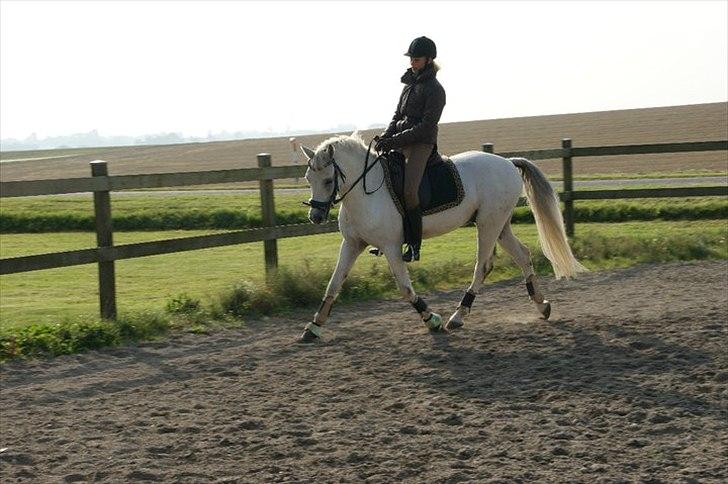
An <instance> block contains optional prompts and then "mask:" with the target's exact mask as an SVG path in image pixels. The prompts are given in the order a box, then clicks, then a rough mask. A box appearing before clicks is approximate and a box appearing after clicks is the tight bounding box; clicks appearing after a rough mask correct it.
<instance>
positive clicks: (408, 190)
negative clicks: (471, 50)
mask: <svg viewBox="0 0 728 484" xmlns="http://www.w3.org/2000/svg"><path fill="white" fill-rule="evenodd" d="M405 55H406V56H409V58H410V66H411V68H410V69H407V72H405V73H404V75H403V76H402V79H401V80H402V82H403V83H404V85H405V86H404V89H402V94H401V95H400V97H399V103H398V104H397V110H396V111H395V112H394V117H393V118H392V121H391V122H390V123H389V127H388V128H387V129H386V130H385V131H384V132H383V133H382V134H381V135H379V137H378V141H377V144H376V150H377V151H380V152H386V151H389V150H393V149H397V150H399V151H401V152H402V154H404V156H405V159H406V160H407V164H406V167H405V176H404V201H405V216H404V237H405V242H406V243H407V251H406V252H405V254H403V256H402V258H403V259H404V260H405V261H407V262H410V261H413V260H419V259H420V246H421V244H422V210H421V208H420V201H419V194H418V192H419V187H420V182H421V181H422V175H423V174H424V172H425V166H426V165H427V160H428V159H429V157H430V155H432V154H433V153H434V152H436V151H437V123H438V122H439V121H440V115H441V114H442V109H443V108H444V107H445V90H444V89H443V88H442V86H441V85H440V83H439V82H438V80H437V79H436V78H435V76H436V75H437V71H438V70H439V69H440V67H439V66H438V65H437V64H436V63H435V61H434V59H435V57H437V47H436V46H435V43H434V42H433V41H432V40H430V39H428V38H427V37H417V38H416V39H415V40H413V41H412V43H411V44H410V46H409V49H408V50H407V52H406V53H405Z"/></svg>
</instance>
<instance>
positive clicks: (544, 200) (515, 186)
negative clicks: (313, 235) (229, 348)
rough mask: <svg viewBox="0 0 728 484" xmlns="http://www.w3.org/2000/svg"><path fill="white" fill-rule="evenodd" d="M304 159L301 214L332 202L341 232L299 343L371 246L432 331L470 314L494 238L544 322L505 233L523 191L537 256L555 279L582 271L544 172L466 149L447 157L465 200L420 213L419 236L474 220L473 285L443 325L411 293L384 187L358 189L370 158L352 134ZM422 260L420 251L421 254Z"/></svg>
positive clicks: (311, 335)
mask: <svg viewBox="0 0 728 484" xmlns="http://www.w3.org/2000/svg"><path fill="white" fill-rule="evenodd" d="M301 149H302V151H303V153H304V154H305V155H306V158H307V159H308V170H307V171H306V180H308V182H309V184H310V185H311V200H310V201H309V204H310V205H311V209H310V210H309V214H308V218H309V220H310V221H311V222H313V223H315V224H320V223H322V222H324V221H325V220H326V219H327V218H328V212H329V209H330V208H331V206H332V205H333V204H334V203H335V202H338V200H336V197H337V193H339V194H341V196H342V197H343V199H341V208H340V210H339V230H340V231H341V234H342V236H343V241H342V242H341V250H340V253H339V260H338V262H337V263H336V269H335V270H334V273H333V274H332V276H331V280H330V281H329V284H328V287H327V288H326V293H325V295H324V299H323V301H322V302H321V306H320V307H319V309H318V311H317V312H316V314H315V315H314V318H313V322H311V323H308V324H307V325H306V327H305V330H304V333H303V335H302V336H301V340H302V341H304V342H312V341H316V340H318V339H319V338H320V336H321V333H322V325H323V324H324V323H325V322H326V320H327V318H328V316H329V313H330V311H331V307H332V305H333V303H334V300H335V299H336V296H337V295H338V293H339V290H340V289H341V286H342V284H343V283H344V280H345V279H346V277H347V275H348V274H349V271H350V270H351V268H352V266H353V265H354V262H355V261H356V259H357V257H358V256H359V255H360V254H361V253H362V251H364V249H365V248H366V247H367V246H369V245H371V246H374V247H378V248H379V249H380V250H381V251H383V252H384V255H385V256H386V258H387V261H388V263H389V267H390V269H391V270H392V273H393V274H394V277H395V279H396V281H397V287H398V288H399V290H400V292H401V294H402V297H403V298H404V299H405V300H406V301H408V302H410V303H411V304H412V305H413V306H414V307H415V309H416V310H417V312H419V314H420V317H421V318H422V320H423V321H424V323H425V325H426V326H427V327H428V328H429V329H430V330H433V331H439V330H447V329H454V328H458V327H460V326H462V325H463V320H464V318H465V316H467V315H468V313H469V312H470V308H471V306H472V302H473V300H474V299H475V295H476V294H478V292H479V290H480V288H481V287H482V285H483V282H484V280H485V277H486V276H487V275H488V274H489V273H490V271H491V270H492V268H493V254H494V250H495V244H496V241H497V242H499V243H500V245H501V247H503V249H505V251H506V252H508V253H509V254H510V255H511V257H513V259H514V261H515V262H516V264H518V266H519V267H520V269H521V271H523V276H524V277H525V281H526V287H527V289H528V294H529V296H530V298H531V300H532V301H533V302H534V303H535V304H536V307H537V309H538V311H539V312H540V313H541V314H542V316H543V317H544V319H547V318H548V317H549V314H550V313H551V304H550V303H549V302H548V301H547V300H545V299H544V297H543V295H542V293H541V291H540V290H539V287H538V284H537V281H536V274H535V272H534V269H533V264H532V263H531V259H530V252H529V250H528V248H526V246H524V245H523V244H522V243H521V242H520V241H519V240H518V239H517V238H516V236H515V235H513V232H512V231H511V223H510V221H511V215H512V213H513V209H514V208H515V206H516V203H517V202H518V199H519V197H520V195H521V193H522V190H523V188H524V182H525V189H526V196H527V198H528V201H529V204H530V205H531V209H532V210H533V213H534V217H535V219H536V227H537V230H538V234H539V241H540V243H541V247H542V250H543V252H544V255H545V256H546V257H547V258H548V259H549V261H551V265H552V267H553V269H554V273H555V275H556V278H561V277H572V276H574V275H575V274H576V273H578V272H582V271H586V270H587V269H586V268H585V267H583V266H582V265H581V264H580V263H579V262H578V261H577V260H576V259H575V258H574V256H573V254H572V252H571V249H570V248H569V244H568V241H567V238H566V233H565V231H564V222H563V219H562V217H561V212H560V210H559V200H558V198H557V195H556V193H555V192H554V190H553V188H552V187H551V184H550V183H549V182H548V180H547V179H546V177H545V175H544V174H543V173H542V172H541V171H540V170H539V169H538V168H537V167H536V166H535V165H534V164H533V163H531V162H530V161H528V160H526V159H523V158H511V159H505V158H502V157H500V156H497V155H494V154H489V153H484V152H479V151H468V152H465V153H460V154H457V155H454V156H452V157H451V159H452V161H453V162H454V163H455V166H456V167H457V170H458V172H459V174H460V178H461V180H462V183H463V189H464V191H465V197H464V198H463V201H462V202H461V203H460V204H459V205H457V206H456V207H453V208H450V209H447V210H445V211H442V212H439V213H435V214H432V215H429V216H425V217H423V220H422V235H423V239H425V238H430V237H435V236H437V235H442V234H445V233H447V232H451V231H453V230H455V229H457V228H459V227H462V226H463V225H464V224H466V223H467V222H468V221H469V220H473V219H474V220H475V223H476V225H477V228H478V257H477V260H476V263H475V273H474V274H473V282H472V283H471V284H470V287H469V288H468V290H467V292H466V293H465V295H464V297H463V299H462V301H461V302H460V304H459V305H458V307H457V309H456V311H455V312H454V313H453V315H452V316H450V319H449V321H448V322H447V324H446V325H443V321H442V318H441V317H440V315H439V314H437V313H434V312H431V311H430V310H429V309H428V308H427V304H426V303H425V302H424V301H423V300H422V299H421V298H420V297H418V296H417V294H415V291H414V289H413V287H412V282H411V281H410V278H409V274H408V272H407V268H406V266H405V263H404V262H403V261H402V243H403V240H404V239H403V227H402V216H401V215H400V213H399V212H398V211H397V208H396V207H395V204H394V202H393V200H392V198H391V195H390V194H389V192H388V190H386V189H381V190H377V191H375V192H374V193H369V194H367V193H365V190H364V188H363V184H362V183H361V180H362V174H363V172H364V168H365V167H364V165H365V159H366V158H367V156H368V159H369V160H370V161H369V162H370V164H371V161H372V160H374V159H376V157H377V153H375V152H374V151H371V152H369V153H368V154H367V152H368V150H369V148H368V147H367V146H366V144H365V143H364V141H363V140H362V139H361V137H360V136H359V134H358V133H357V132H354V133H353V134H352V135H351V136H336V137H332V138H330V139H328V140H326V141H324V142H323V143H321V144H320V145H319V146H318V147H317V148H316V150H315V151H314V150H311V149H310V148H307V147H305V146H302V147H301ZM383 177H384V170H383V168H382V167H381V165H380V164H379V163H377V164H376V165H375V166H374V167H372V168H371V169H370V171H369V172H368V173H366V178H367V183H368V185H369V187H373V186H380V183H381V182H382V181H383ZM423 255H424V256H425V257H426V254H423Z"/></svg>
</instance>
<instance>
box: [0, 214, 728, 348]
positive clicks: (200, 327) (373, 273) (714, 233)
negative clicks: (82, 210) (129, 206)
mask: <svg viewBox="0 0 728 484" xmlns="http://www.w3.org/2000/svg"><path fill="white" fill-rule="evenodd" d="M726 229H727V226H726V223H725V220H722V221H718V222H689V223H674V222H652V223H627V224H584V225H580V226H578V237H577V238H575V239H574V241H573V243H572V246H573V248H574V252H575V254H576V256H577V258H579V259H580V260H581V261H582V262H583V263H584V264H585V265H586V266H587V267H589V268H590V269H592V270H600V269H610V268H615V267H627V266H630V265H633V264H638V263H646V262H668V261H676V260H703V259H726V258H728V244H727V243H726V237H727V235H728V234H727V230H726ZM474 231H475V230H474V229H473V228H464V229H460V230H458V231H456V232H454V233H453V234H449V235H448V236H443V237H440V238H437V239H432V240H429V241H426V252H425V256H426V261H423V262H420V263H418V264H414V265H412V266H411V267H410V275H411V277H412V280H413V282H414V284H415V288H416V289H417V290H418V291H426V290H428V289H434V288H438V289H443V288H453V287H458V286H461V287H464V286H465V284H467V283H468V282H469V280H470V277H471V275H472V264H473V258H472V257H473V254H474V252H475V240H474V237H475V234H474ZM516 232H517V235H518V236H519V237H520V238H521V239H522V240H523V241H524V242H525V243H527V244H528V245H529V246H531V248H532V252H533V259H534V265H535V267H536V269H537V272H539V273H540V274H541V275H549V274H551V268H550V264H549V262H548V261H547V260H546V259H545V257H544V256H543V255H542V253H541V252H540V251H538V250H533V249H534V248H535V230H534V228H533V227H532V226H521V227H518V228H517V229H516ZM312 237H317V238H318V239H317V240H316V241H315V242H314V241H309V242H310V243H308V244H302V243H301V240H300V239H298V240H296V241H289V242H295V245H293V246H289V247H285V248H283V250H282V251H281V255H282V258H281V259H282V260H288V261H296V260H298V261H300V262H289V264H288V265H286V266H285V267H282V268H281V269H280V270H279V271H278V272H277V274H276V275H275V276H274V277H273V278H272V280H271V281H270V282H269V283H268V284H265V283H264V282H263V280H262V279H263V278H262V274H261V273H262V271H258V270H249V271H248V272H247V273H245V272H243V273H242V274H234V275H233V274H231V273H230V271H229V265H230V264H229V260H227V259H223V261H222V262H223V264H224V265H223V266H222V267H221V268H219V270H220V272H215V271H214V270H213V265H212V264H211V261H212V260H213V259H215V257H213V256H212V254H210V253H209V252H208V253H206V254H201V253H203V252H205V251H196V252H195V253H197V254H201V255H200V258H201V263H202V264H205V267H207V270H208V271H212V272H213V274H212V275H211V277H212V278H214V279H222V280H223V281H224V283H223V284H222V285H221V286H219V287H218V288H217V289H215V290H210V288H209V283H208V282H205V281H204V280H203V281H194V278H195V274H196V267H195V264H194V262H192V261H191V259H193V258H194V257H193V255H192V254H195V253H186V254H169V255H167V256H157V257H151V258H145V259H147V260H152V259H157V258H161V257H169V256H173V257H176V258H177V260H176V263H174V261H167V264H166V268H167V269H166V271H167V277H168V278H169V279H168V281H167V286H165V285H164V284H160V279H158V278H157V279H155V278H152V281H148V280H147V281H145V277H144V276H145V275H146V276H149V273H152V274H153V275H154V276H156V277H159V276H160V274H159V273H158V271H156V270H155V269H154V268H153V267H151V268H150V267H148V266H147V267H145V272H146V274H131V276H132V280H133V281H136V283H137V284H139V285H141V286H142V287H141V288H137V289H138V290H139V291H140V296H139V297H140V299H141V301H142V302H143V303H144V304H142V305H140V306H137V307H136V308H135V309H127V310H126V311H125V312H124V313H123V314H122V316H121V317H120V318H119V320H118V321H116V322H109V321H99V320H96V319H94V318H92V317H89V316H88V315H78V314H77V315H74V316H64V317H60V318H58V317H57V316H54V315H53V308H54V307H59V306H62V305H63V304H64V303H63V302H62V301H61V300H57V301H55V302H54V303H53V304H51V305H50V306H51V307H50V308H48V307H46V308H44V311H46V312H47V315H48V314H50V318H49V319H46V320H45V321H37V320H30V321H26V323H25V324H12V323H9V322H8V320H7V315H8V314H7V311H5V310H3V313H4V314H3V324H2V325H1V327H0V360H6V359H9V358H15V357H30V356H40V355H51V356H52V355H60V354H71V353H77V352H81V351H86V350H89V349H94V348H100V347H104V346H111V345H117V344H123V343H129V342H134V341H140V340H147V339H153V338H156V337H159V336H161V335H164V334H166V333H168V332H170V331H179V330H183V331H192V332H201V331H210V330H212V329H213V328H214V327H216V326H221V325H223V326H224V325H236V324H241V322H244V321H245V320H246V319H248V318H251V317H256V316H260V315H272V314H281V313H283V314H285V313H287V312H292V311H297V312H299V311H301V310H303V311H304V312H305V311H309V312H311V313H313V311H314V309H315V306H316V305H317V304H318V302H319V301H320V299H321V297H322V294H323V291H324V289H325V286H326V283H327V281H328V278H329V276H330V273H331V266H332V264H333V261H335V259H336V246H337V245H338V241H339V236H338V234H326V235H320V236H312ZM249 245H250V244H249ZM256 245H257V244H256ZM314 247H315V249H312V248H314ZM228 249H229V248H228ZM260 252H262V251H260ZM218 255H219V254H218ZM257 255H258V259H259V261H260V265H261V266H262V254H260V253H259V254H257ZM129 262H131V261H129ZM170 262H172V263H171V264H170ZM243 263H245V262H243ZM71 269H72V268H66V269H59V270H53V271H69V270H71ZM185 270H187V271H189V273H185V272H184V271H185ZM46 272H51V271H50V270H49V271H39V272H37V273H34V274H26V275H25V276H26V277H28V276H31V275H38V274H41V273H46ZM92 272H93V271H92ZM117 274H118V277H122V275H124V274H125V271H119V270H118V272H117ZM519 274H520V271H519V270H518V268H517V267H515V266H514V265H513V263H512V262H511V261H510V259H509V258H508V257H507V256H506V255H504V254H503V253H502V251H499V252H498V255H497V257H496V262H495V269H494V271H493V273H492V274H491V275H490V276H489V278H488V281H489V282H494V281H498V280H503V279H509V278H513V277H517V276H518V275H519ZM128 275H129V274H127V276H128ZM8 277H10V276H3V279H7V278H8ZM181 278H189V279H191V280H193V282H195V283H197V286H194V285H193V286H187V287H185V286H184V285H174V284H170V281H171V280H180V279H181ZM89 279H90V282H91V285H93V283H94V282H95V281H94V278H93V276H92V277H90V278H89ZM69 280H73V278H68V277H67V276H66V281H69ZM46 282H47V281H46ZM78 282H79V281H74V284H76V283H78ZM6 287H7V288H8V289H12V286H6ZM161 287H168V288H170V290H169V291H166V292H167V295H166V296H165V297H164V300H161V301H160V300H159V298H157V299H156V301H155V303H154V304H150V303H149V301H150V297H149V296H150V294H153V293H155V292H156V293H160V292H165V291H161V290H160V288H161ZM193 288H196V290H194V289H193ZM203 288H205V290H204V291H203V290H202V289H203ZM27 289H28V286H25V287H22V288H17V289H16V293H17V295H18V296H19V295H20V293H23V294H24V297H25V298H26V299H27V301H26V305H27V306H26V307H32V306H37V305H38V304H39V303H38V301H39V299H38V298H37V297H36V296H34V294H33V291H30V292H28V291H27ZM61 289H62V292H63V294H64V295H65V296H66V297H67V296H68V293H69V291H70V290H71V289H70V288H69V284H68V283H66V284H65V285H63V287H62V288H61ZM40 292H42V290H40ZM397 297H398V295H397V290H396V288H395V284H394V281H393V278H392V276H391V275H390V273H389V270H388V268H387V267H386V264H385V263H384V262H382V261H381V259H374V258H365V259H362V263H360V264H359V266H358V267H357V269H356V270H355V271H353V272H352V274H351V275H350V276H349V278H348V279H347V281H346V283H345V284H344V287H343V289H342V291H341V294H340V301H342V302H343V303H346V302H348V301H361V300H367V299H378V298H397ZM5 298H6V295H5V294H4V291H3V297H2V298H0V301H2V300H3V299H5ZM94 299H95V298H94ZM120 301H122V302H123V301H124V298H120ZM273 301H275V305H274V304H272V302H273ZM15 302H16V303H17V301H15ZM94 302H95V301H94ZM41 304H43V303H41ZM46 304H47V302H46ZM65 305H66V306H68V305H69V303H68V301H66V302H65ZM92 305H93V303H92ZM74 306H75V305H74ZM125 306H126V307H128V306H130V305H128V304H127V305H125ZM162 308H164V309H162ZM49 309H50V311H49ZM92 312H93V311H91V312H87V314H92ZM15 314H21V313H15ZM59 319H60V320H59ZM302 322H303V321H302Z"/></svg>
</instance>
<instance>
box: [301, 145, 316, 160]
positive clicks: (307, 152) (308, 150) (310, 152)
mask: <svg viewBox="0 0 728 484" xmlns="http://www.w3.org/2000/svg"><path fill="white" fill-rule="evenodd" d="M301 151H303V155H304V156H305V157H306V160H308V161H311V158H313V156H314V155H315V154H316V153H315V152H314V151H313V150H312V149H311V148H309V147H307V146H303V145H301Z"/></svg>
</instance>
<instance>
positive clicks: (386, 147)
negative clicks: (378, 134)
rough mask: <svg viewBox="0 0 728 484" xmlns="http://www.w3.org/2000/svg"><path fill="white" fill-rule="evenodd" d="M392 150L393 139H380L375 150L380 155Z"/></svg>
mask: <svg viewBox="0 0 728 484" xmlns="http://www.w3.org/2000/svg"><path fill="white" fill-rule="evenodd" d="M392 148H394V141H393V140H392V138H380V139H379V140H378V141H377V144H376V145H375V146H374V149H375V150H377V151H378V152H380V153H382V152H386V151H390V150H391V149H392Z"/></svg>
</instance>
